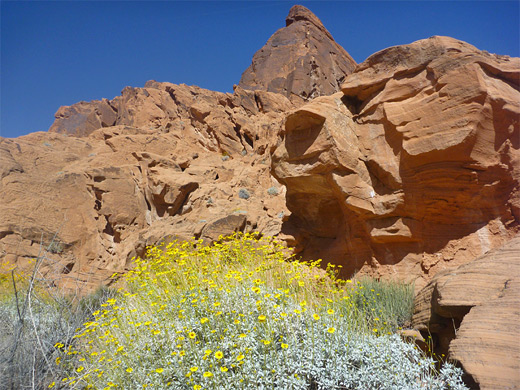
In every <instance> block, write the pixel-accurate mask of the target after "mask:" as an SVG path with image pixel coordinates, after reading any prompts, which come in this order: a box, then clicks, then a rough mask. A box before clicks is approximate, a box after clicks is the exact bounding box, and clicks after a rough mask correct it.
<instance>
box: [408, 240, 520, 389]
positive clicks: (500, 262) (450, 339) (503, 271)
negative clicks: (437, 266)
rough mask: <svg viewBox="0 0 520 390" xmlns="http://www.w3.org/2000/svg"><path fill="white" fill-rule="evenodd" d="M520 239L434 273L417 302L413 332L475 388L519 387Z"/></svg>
mask: <svg viewBox="0 0 520 390" xmlns="http://www.w3.org/2000/svg"><path fill="white" fill-rule="evenodd" d="M519 254H520V238H515V239H513V240H512V241H510V242H508V243H507V244H505V245H503V246H501V247H499V248H497V249H495V250H492V251H490V252H489V253H487V254H485V255H483V256H481V257H479V258H478V259H475V260H473V261H471V262H469V263H467V264H465V265H462V266H460V267H458V268H456V269H452V270H449V271H448V270H447V271H443V272H440V273H438V274H437V275H435V277H434V278H433V279H432V280H431V281H430V282H429V283H428V285H427V286H426V287H425V288H424V289H423V290H421V292H420V293H419V294H418V296H417V297H416V302H415V313H414V316H413V326H414V327H416V328H417V329H419V330H421V331H423V332H425V333H430V334H432V335H433V340H434V348H435V349H436V350H437V352H438V353H439V354H440V353H445V354H449V356H450V358H451V359H453V360H455V361H457V362H459V363H460V364H461V365H462V367H463V368H464V371H465V372H466V374H467V376H468V378H467V381H468V383H470V384H473V387H474V388H480V389H482V390H483V389H489V390H491V389H493V390H495V389H497V390H498V389H514V388H516V386H517V385H518V383H520V363H519V362H520V343H519V342H518V334H519V332H520V306H519V305H518V302H520V261H519Z"/></svg>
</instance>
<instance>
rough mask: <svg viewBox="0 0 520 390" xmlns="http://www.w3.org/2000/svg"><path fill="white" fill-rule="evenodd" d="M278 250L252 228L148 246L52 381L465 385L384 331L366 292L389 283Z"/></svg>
mask: <svg viewBox="0 0 520 390" xmlns="http://www.w3.org/2000/svg"><path fill="white" fill-rule="evenodd" d="M285 258H286V256H285V255H284V248H283V247H282V246H281V245H280V244H278V243H276V242H275V241H272V240H269V239H259V238H257V237H255V236H252V235H237V236H235V237H233V238H231V239H229V240H223V241H221V242H220V243H217V244H216V245H214V246H211V247H209V246H204V245H202V244H201V242H195V243H183V244H174V243H172V244H168V245H167V246H166V247H165V248H164V249H163V250H162V249H160V248H158V247H153V248H150V249H149V251H148V256H147V258H146V259H144V260H140V259H138V260H136V262H135V268H134V269H133V270H132V271H131V272H130V273H129V274H128V275H127V277H126V280H125V283H126V284H125V286H124V287H121V289H120V296H119V297H116V298H111V299H108V300H107V301H106V302H105V303H104V304H102V305H101V307H100V309H99V310H96V311H95V312H93V313H92V314H93V318H92V319H91V320H90V321H88V322H86V323H85V324H84V326H83V327H82V329H81V330H80V332H79V333H77V334H76V335H75V336H74V343H72V344H69V345H68V346H65V347H63V348H61V349H60V351H61V352H60V353H61V355H60V356H59V357H58V358H57V363H58V364H57V366H58V367H60V369H61V370H62V371H61V372H66V373H67V374H66V375H64V376H63V378H58V377H57V378H55V379H54V380H53V381H52V382H51V383H50V385H49V387H55V388H94V389H110V388H120V389H137V388H155V389H164V388H172V389H195V390H196V389H203V388H204V389H302V390H303V389H305V390H310V389H334V388H343V389H354V388H355V389H360V388H363V389H463V388H465V387H464V386H463V384H462V382H461V380H460V376H461V371H460V370H459V369H457V368H455V367H453V366H452V365H450V364H445V365H444V367H443V368H442V369H441V370H437V369H436V366H435V362H434V361H433V359H431V358H429V357H427V356H425V355H424V354H423V353H422V352H421V351H419V350H418V349H417V348H415V346H414V345H411V344H408V343H406V342H404V341H402V340H401V339H400V338H399V337H398V336H397V335H395V334H394V333H393V330H394V328H395V326H397V325H398V323H399V320H396V321H393V320H390V318H386V317H384V315H385V316H391V315H393V314H391V313H394V312H395V311H392V310H393V309H388V307H390V308H392V307H393V306H392V305H391V304H388V305H384V304H382V305H380V306H378V305H379V304H378V303H377V302H375V303H373V302H372V301H377V300H386V299H389V300H390V301H391V300H393V299H394V298H393V297H390V296H391V294H392V291H396V288H395V286H390V287H389V285H386V284H384V283H382V282H377V283H379V284H377V283H376V282H374V283H375V284H373V285H369V284H368V282H367V281H361V280H359V281H356V282H352V281H341V280H338V279H336V278H335V276H334V272H332V271H333V268H334V267H328V271H329V272H326V271H323V270H322V269H320V268H319V267H318V266H319V263H320V262H319V261H316V262H313V263H302V262H299V261H292V262H288V261H286V260H285ZM367 287H370V289H369V290H370V292H371V293H375V295H374V296H375V297H376V298H374V300H372V297H371V296H365V295H364V294H365V291H363V290H366V289H367ZM372 289H373V290H374V291H371V290H372ZM359 291H362V293H359ZM403 291H408V290H406V289H405V290H403ZM400 293H401V292H400ZM356 294H357V295H356ZM377 294H379V295H377ZM374 305H375V306H374ZM372 309H374V310H373V311H378V310H379V311H378V314H377V316H379V317H381V318H379V317H375V315H372V313H371V312H372ZM397 312H398V311H397ZM367 313H368V314H369V315H368V316H366V314H367ZM376 318H378V320H376ZM385 318H386V320H385ZM376 323H377V327H375V324H376Z"/></svg>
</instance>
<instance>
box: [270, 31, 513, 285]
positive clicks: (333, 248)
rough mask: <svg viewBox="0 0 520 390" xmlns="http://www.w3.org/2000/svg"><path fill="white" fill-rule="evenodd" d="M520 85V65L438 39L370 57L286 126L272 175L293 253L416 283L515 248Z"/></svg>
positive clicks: (292, 115) (296, 112)
mask: <svg viewBox="0 0 520 390" xmlns="http://www.w3.org/2000/svg"><path fill="white" fill-rule="evenodd" d="M519 75H520V59H518V58H509V57H502V56H496V55H491V54H488V53H485V52H481V51H479V50H477V49H476V48H474V47H473V46H471V45H469V44H467V43H464V42H461V41H457V40H455V39H452V38H446V37H432V38H430V39H426V40H422V41H418V42H414V43H412V44H410V45H405V46H398V47H392V48H389V49H386V50H383V51H381V52H379V53H376V54H374V55H373V56H371V57H369V58H368V59H367V60H366V61H365V62H364V63H362V64H360V65H359V66H358V67H357V68H356V71H355V72H354V73H353V74H351V75H350V76H349V77H348V78H347V79H346V82H345V83H344V84H343V86H342V92H340V93H337V94H334V95H331V96H328V97H321V98H317V99H315V100H313V101H312V102H310V103H308V104H307V105H304V106H303V107H301V108H299V109H297V110H296V111H294V112H293V113H291V114H289V116H288V117H287V120H286V123H285V133H284V140H283V143H282V144H281V145H280V146H279V147H278V149H277V150H276V151H275V153H274V155H273V165H272V171H273V174H274V176H275V177H276V178H277V179H278V180H279V181H280V182H282V183H283V184H285V185H286V186H287V205H288V208H289V209H290V210H291V211H292V216H291V219H290V220H289V221H288V222H287V224H286V226H285V231H286V232H287V234H286V235H287V239H288V240H289V242H293V243H300V246H301V248H302V249H303V252H302V253H303V255H304V256H305V257H309V258H324V259H330V260H334V261H335V262H338V263H342V264H343V265H344V267H345V270H346V273H347V274H351V273H352V272H354V271H355V270H363V271H366V272H369V273H372V274H375V275H385V274H386V275H388V274H397V275H398V276H400V277H404V278H409V279H416V278H418V277H420V278H422V277H423V276H424V275H426V278H427V277H428V274H430V275H433V274H435V273H436V272H438V271H439V270H441V269H443V268H445V267H453V266H456V265H460V264H462V263H465V262H467V261H469V260H472V259H474V258H475V257H477V256H479V255H481V254H483V253H485V252H487V251H488V250H489V249H491V248H493V247H496V246H499V245H501V244H502V243H504V242H505V241H507V240H508V239H510V238H511V237H512V236H513V235H514V234H515V233H516V232H517V231H518V224H519V221H520V215H519V213H518V212H519V208H518V202H519V198H520V197H519V180H520V153H519V147H520V133H519V123H518V118H519V114H520V103H519V102H520V92H519V89H520V87H519V85H520V83H519ZM417 283H418V284H417V286H418V287H421V286H422V285H424V281H421V280H417Z"/></svg>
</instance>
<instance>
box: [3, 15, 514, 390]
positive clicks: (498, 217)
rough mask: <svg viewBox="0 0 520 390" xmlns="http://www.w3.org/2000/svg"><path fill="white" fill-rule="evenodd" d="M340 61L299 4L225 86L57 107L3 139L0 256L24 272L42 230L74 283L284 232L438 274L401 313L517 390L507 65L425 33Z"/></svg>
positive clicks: (345, 260)
mask: <svg viewBox="0 0 520 390" xmlns="http://www.w3.org/2000/svg"><path fill="white" fill-rule="evenodd" d="M354 66H355V63H354V61H353V60H352V59H351V58H350V56H348V54H347V53H346V52H345V51H344V50H343V49H342V48H341V47H340V46H339V45H337V44H336V43H335V42H334V41H333V39H332V37H331V36H330V34H329V33H328V32H327V30H326V29H325V28H324V27H323V25H322V24H321V22H320V21H319V19H318V18H317V17H316V16H315V15H313V14H312V13H311V12H310V11H308V10H307V9H306V8H304V7H301V6H295V7H293V8H292V9H291V11H290V14H289V16H288V18H287V27H285V28H283V29H281V30H279V31H278V32H277V33H275V34H274V35H273V37H271V39H270V40H269V41H268V43H267V45H266V46H265V47H264V48H263V49H262V50H260V51H259V52H258V53H257V54H256V55H255V57H254V59H253V63H252V66H251V67H250V68H249V69H248V70H246V72H245V73H244V75H243V77H242V80H241V82H240V86H238V87H236V88H235V91H234V93H233V94H229V93H218V92H212V91H207V90H204V89H201V88H198V87H188V86H186V85H173V84H170V83H158V82H155V81H150V82H148V83H147V84H146V85H145V87H144V88H130V87H128V88H125V89H124V90H123V91H122V94H121V96H119V97H116V98H114V99H112V100H110V101H109V100H106V99H103V100H101V101H93V102H89V103H86V102H81V103H77V104H75V105H73V106H70V107H61V108H60V109H59V110H58V112H57V113H56V121H55V122H54V124H53V125H52V127H51V129H50V131H49V132H48V133H34V134H31V135H28V136H24V137H20V138H17V139H4V138H0V257H1V259H2V260H5V261H7V262H11V263H17V264H19V265H20V266H22V267H23V266H26V265H28V263H29V260H30V259H31V258H34V257H36V256H38V255H39V254H41V250H42V248H41V247H42V245H43V246H45V247H48V246H49V244H50V243H51V242H52V241H53V237H55V239H54V241H55V242H54V244H53V245H52V246H50V247H49V249H50V253H48V254H47V256H46V257H47V260H46V261H45V263H44V267H43V269H42V272H43V273H44V274H45V273H46V274H47V275H52V276H53V278H54V279H56V281H57V282H58V283H61V284H65V285H66V286H68V287H70V288H75V287H78V288H81V287H82V286H84V285H88V286H97V285H99V284H100V283H108V282H109V276H110V275H111V274H112V273H113V272H114V271H124V270H125V269H126V268H127V267H128V266H129V265H130V262H131V259H132V257H133V256H136V255H142V254H143V253H144V249H145V247H146V245H149V244H155V243H159V242H169V241H172V240H174V239H176V238H180V239H186V238H191V237H200V238H202V239H204V240H206V241H213V240H215V239H217V238H218V235H219V234H227V233H231V232H234V231H237V230H245V231H250V230H257V231H260V232H263V233H264V234H268V235H274V234H278V233H279V232H280V229H283V235H282V237H284V238H285V239H286V240H287V241H288V243H289V244H291V245H293V246H294V247H295V249H296V250H297V251H298V252H300V253H301V254H302V255H303V256H305V257H307V258H323V259H324V260H326V261H334V262H337V263H341V264H343V265H344V269H345V270H346V273H352V272H353V271H354V270H361V271H362V272H366V273H370V274H373V275H376V276H388V275H393V276H396V277H399V278H401V279H404V280H415V281H416V287H417V290H419V288H420V287H422V286H423V285H424V284H426V283H427V281H428V280H429V279H431V278H432V277H433V276H434V275H435V274H438V276H435V278H434V279H433V280H432V282H431V283H430V284H428V285H427V287H426V288H425V289H424V290H422V292H420V294H419V295H418V298H417V307H416V314H415V317H414V323H415V325H416V326H417V327H418V328H420V329H422V330H423V331H424V330H426V329H428V331H430V332H432V333H434V334H435V337H436V338H438V341H439V347H440V348H441V350H442V348H444V350H445V351H447V352H449V354H450V357H452V358H454V359H456V360H458V361H459V362H460V363H461V365H462V366H463V367H464V369H465V370H466V372H467V373H468V375H470V377H471V379H472V380H473V381H475V383H478V384H479V385H480V386H481V388H482V389H486V388H487V389H499V388H508V386H509V388H511V386H514V385H515V383H518V378H517V376H515V375H517V373H518V359H519V352H518V348H517V347H518V344H515V339H514V336H516V334H517V333H518V324H519V323H520V314H519V311H518V306H517V303H518V299H519V292H518V291H519V288H518V286H519V284H520V283H519V282H518V280H517V279H518V276H519V275H518V272H519V270H518V265H519V261H518V256H516V255H517V254H518V250H519V248H518V245H517V244H518V240H515V241H513V242H511V243H510V244H507V242H508V241H509V240H510V239H511V238H512V237H514V236H515V235H518V229H519V221H520V185H519V181H520V154H519V153H520V152H519V149H520V134H519V114H520V104H519V101H520V92H519V90H520V80H519V75H520V59H518V58H509V57H504V56H496V55H492V54H488V53H486V52H481V51H479V50H477V49H476V48H474V47H473V46H471V45H469V44H466V43H464V42H460V41H457V40H454V39H451V38H445V37H433V38H430V39H427V40H423V41H418V42H415V43H412V44H410V45H404V46H398V47H392V48H388V49H386V50H383V51H381V52H379V53H376V54H374V55H373V56H371V57H369V58H368V59H367V60H366V61H365V62H364V63H362V64H360V65H359V66H357V68H356V69H355V71H354ZM349 74H350V75H349ZM345 75H349V76H348V77H347V78H346V79H345V80H344V81H345V82H344V84H343V86H342V88H341V92H337V91H338V86H339V83H340V82H342V81H343V79H344V78H345ZM335 92H336V93H335ZM321 95H330V96H322V97H319V98H316V99H314V100H312V101H311V102H310V103H308V104H306V105H304V106H301V105H302V103H303V102H304V101H308V100H310V99H312V98H314V97H316V96H321ZM296 107H299V108H297V109H295V108H296ZM290 110H293V111H291V112H289V111H290ZM288 112H289V113H288ZM284 121H285V123H284ZM269 169H271V170H272V173H273V175H274V177H275V178H276V179H277V180H278V181H277V180H276V179H273V178H272V177H271V176H270V174H269ZM282 184H283V185H282ZM284 185H285V186H286V187H285V186H284ZM270 187H275V188H274V189H272V190H270V191H268V189H269V188H270ZM285 188H287V190H286V189H285ZM241 190H246V191H241ZM286 191H287V193H286ZM247 195H249V197H248V196H247ZM285 201H286V202H287V207H288V209H289V210H290V211H292V215H290V216H289V217H288V218H287V215H288V212H287V209H285V205H284V202H285ZM282 220H283V221H285V222H284V224H283V226H282ZM505 243H506V244H505ZM501 245H504V246H503V247H502V248H501V249H498V250H496V251H492V252H489V254H487V255H485V256H483V257H481V258H479V259H477V260H474V261H472V260H473V259H475V258H477V257H479V256H481V255H482V254H484V253H487V252H488V251H489V250H491V249H493V248H497V247H500V246H501ZM461 264H466V265H463V266H462V267H460V268H458V269H457V271H452V270H453V269H455V268H456V267H458V266H460V265H461ZM445 269H449V270H451V271H449V272H448V273H439V271H442V270H445ZM60 278H61V280H60ZM449 323H451V324H455V327H450V326H448V325H447V324H449ZM451 329H456V330H457V337H456V338H454V339H453V337H454V332H451V333H450V330H451ZM515 361H516V366H515ZM497 363H500V364H501V366H500V367H497V366H496V364H497ZM502 363H503V364H502ZM515 370H516V371H515ZM515 381H516V382H515Z"/></svg>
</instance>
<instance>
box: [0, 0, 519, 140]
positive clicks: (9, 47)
mask: <svg viewBox="0 0 520 390" xmlns="http://www.w3.org/2000/svg"><path fill="white" fill-rule="evenodd" d="M294 4H303V5H305V6H306V7H307V8H309V9H310V10H311V11H313V12H314V13H315V14H316V15H317V16H318V17H319V18H320V19H321V20H322V22H323V23H324V25H325V27H327V29H328V30H329V31H330V32H331V34H332V35H333V37H334V38H335V40H336V41H337V42H338V43H339V44H340V45H342V46H343V47H344V48H345V49H346V50H347V51H348V52H349V53H350V55H352V57H353V58H354V59H355V60H356V61H357V62H358V63H359V62H362V61H363V60H365V59H366V58H367V57H368V56H369V55H371V54H373V53H375V52H376V51H379V50H382V49H384V48H386V47H389V46H394V45H400V44H407V43H410V42H413V41H416V40H418V39H423V38H427V37H430V36H432V35H448V36H452V37H454V38H457V39H461V40H464V41H466V42H469V43H471V44H472V45H474V46H476V47H477V48H479V49H482V50H487V51H489V52H492V53H498V54H506V55H510V56H515V57H518V56H519V51H520V37H519V36H520V33H519V17H520V16H519V15H520V7H519V4H520V2H519V1H517V0H513V1H456V0H455V1H367V0H365V1H300V2H295V1H227V2H221V1H211V2H208V1H190V2H187V1H162V2H152V1H132V2H130V1H88V2H87V1H52V2H47V1H3V0H2V1H1V83H0V91H1V106H0V107H1V112H0V119H1V120H0V135H1V136H3V137H17V136H20V135H24V134H27V133H30V132H34V131H46V130H47V129H48V128H49V127H50V125H51V124H52V122H53V120H54V113H55V112H56V110H57V109H58V108H59V107H60V106H62V105H71V104H74V103H76V102H79V101H81V100H85V101H89V100H94V99H101V98H108V99H112V98H113V97H115V96H117V95H119V94H120V92H121V90H122V89H123V88H124V87H125V86H128V85H130V86H134V87H142V86H143V85H144V83H145V82H146V81H147V80H152V79H153V80H157V81H169V82H172V83H185V84H189V85H198V86H200V87H202V88H207V89H211V90H217V91H223V92H226V91H232V88H233V84H237V83H238V82H239V80H240V77H241V74H242V72H243V71H244V70H245V69H246V68H247V67H248V66H249V64H250V63H251V58H252V56H253V54H254V53H255V52H256V51H257V50H258V49H260V48H261V47H262V46H263V45H264V44H265V42H266V41H267V40H268V39H269V37H270V36H271V35H272V34H273V33H274V32H275V31H276V30H277V29H279V28H282V27H284V26H285V17H286V16H287V13H288V11H289V9H290V7H291V6H292V5H294Z"/></svg>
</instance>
